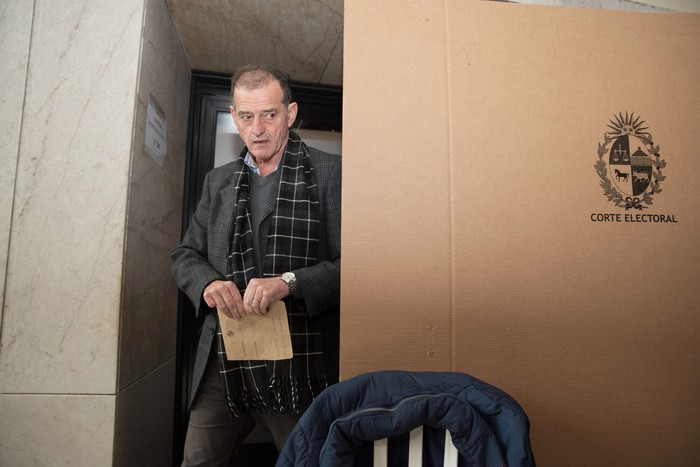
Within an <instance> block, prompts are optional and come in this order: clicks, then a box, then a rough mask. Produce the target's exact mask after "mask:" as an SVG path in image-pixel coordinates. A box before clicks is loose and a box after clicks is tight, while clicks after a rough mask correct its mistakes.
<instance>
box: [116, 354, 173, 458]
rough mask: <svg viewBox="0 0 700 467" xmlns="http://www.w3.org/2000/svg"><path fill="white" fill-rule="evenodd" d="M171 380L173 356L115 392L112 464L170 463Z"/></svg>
mask: <svg viewBox="0 0 700 467" xmlns="http://www.w3.org/2000/svg"><path fill="white" fill-rule="evenodd" d="M174 380H175V358H172V359H171V360H169V361H167V362H166V363H165V364H164V365H163V366H161V367H159V368H157V369H156V370H155V371H153V372H152V373H150V374H148V375H147V376H146V377H144V378H142V379H140V380H139V381H137V382H135V383H134V384H132V385H131V386H129V387H128V388H126V389H125V390H124V391H121V392H120V393H119V394H118V395H117V410H116V414H117V415H116V422H115V427H116V428H115V435H114V463H113V464H112V465H113V466H114V467H122V466H123V467H131V466H137V465H144V466H159V465H162V466H169V465H171V464H172V454H173V452H172V450H173V407H174V406H175V388H174V386H173V381H174Z"/></svg>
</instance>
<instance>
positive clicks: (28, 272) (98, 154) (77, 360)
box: [0, 0, 143, 394]
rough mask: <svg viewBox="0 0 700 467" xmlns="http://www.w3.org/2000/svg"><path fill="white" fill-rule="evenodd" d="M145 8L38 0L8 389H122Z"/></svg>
mask: <svg viewBox="0 0 700 467" xmlns="http://www.w3.org/2000/svg"><path fill="white" fill-rule="evenodd" d="M142 14H143V0H124V1H121V2H117V3H113V4H110V8H109V9H107V8H104V4H102V3H100V2H88V1H80V2H69V1H57V2H53V1H52V2H36V8H35V13H34V22H33V30H32V38H31V49H30V50H31V52H30V56H29V67H28V69H29V73H28V78H27V93H26V100H25V106H24V113H23V120H22V135H21V138H20V149H19V159H18V163H17V167H18V168H17V179H16V190H15V200H14V208H13V218H12V233H11V238H10V249H9V255H8V273H7V282H6V284H7V285H6V290H5V310H4V316H3V332H2V352H0V389H2V391H3V392H12V393H61V394H63V393H83V394H84V393H100V394H105V393H106V394H110V393H111V394H114V393H115V392H116V361H117V337H118V336H117V333H118V318H119V310H120V299H121V288H122V287H121V281H122V267H123V260H122V259H123V251H124V229H125V218H126V199H127V187H128V173H129V166H130V153H131V144H132V128H133V120H134V102H135V96H136V94H135V93H136V84H137V71H138V57H139V47H140V37H141V26H142Z"/></svg>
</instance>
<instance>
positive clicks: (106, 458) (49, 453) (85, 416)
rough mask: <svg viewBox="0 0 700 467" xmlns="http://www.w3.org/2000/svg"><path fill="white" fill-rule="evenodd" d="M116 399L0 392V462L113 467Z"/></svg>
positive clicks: (25, 464)
mask: <svg viewBox="0 0 700 467" xmlns="http://www.w3.org/2000/svg"><path fill="white" fill-rule="evenodd" d="M115 400H116V397H115V396H86V395H76V396H66V395H8V394H3V395H0V413H1V414H2V416H0V465H3V466H15V467H24V466H48V465H50V466H56V467H63V466H65V467H81V466H85V467H93V466H98V465H100V466H101V465H112V457H113V454H112V453H113V442H114V411H115ZM134 465H136V464H134Z"/></svg>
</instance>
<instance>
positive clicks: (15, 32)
mask: <svg viewBox="0 0 700 467" xmlns="http://www.w3.org/2000/svg"><path fill="white" fill-rule="evenodd" d="M33 10H34V2H33V0H18V1H16V2H2V3H0V82H2V83H3V86H2V88H0V109H2V112H0V304H1V303H2V302H3V298H4V296H5V271H6V268H7V249H8V247H9V242H10V224H11V222H10V220H11V218H12V200H13V198H14V188H15V172H16V170H17V153H18V151H19V135H20V128H21V124H22V107H23V104H24V87H25V85H26V80H27V62H28V60H29V39H30V36H31V29H32V14H33ZM0 326H2V309H1V308H0Z"/></svg>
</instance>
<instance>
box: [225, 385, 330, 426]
mask: <svg viewBox="0 0 700 467" xmlns="http://www.w3.org/2000/svg"><path fill="white" fill-rule="evenodd" d="M327 387H328V381H327V380H326V378H325V376H322V377H309V378H306V379H302V378H271V379H270V384H269V385H268V387H267V388H264V389H263V390H260V389H259V388H258V389H256V390H250V389H248V388H246V389H245V390H243V391H242V392H241V393H237V394H231V393H229V394H227V395H226V402H227V404H228V409H229V412H230V413H231V415H232V416H233V417H238V416H240V415H241V414H244V413H246V412H249V411H251V410H255V411H257V412H258V413H261V414H283V413H296V414H300V413H303V412H304V411H305V410H306V409H307V408H308V407H309V405H310V404H311V402H312V401H313V400H314V399H315V398H316V396H318V395H319V394H320V393H321V391H323V390H324V389H325V388H327Z"/></svg>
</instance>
